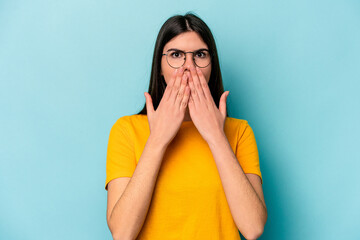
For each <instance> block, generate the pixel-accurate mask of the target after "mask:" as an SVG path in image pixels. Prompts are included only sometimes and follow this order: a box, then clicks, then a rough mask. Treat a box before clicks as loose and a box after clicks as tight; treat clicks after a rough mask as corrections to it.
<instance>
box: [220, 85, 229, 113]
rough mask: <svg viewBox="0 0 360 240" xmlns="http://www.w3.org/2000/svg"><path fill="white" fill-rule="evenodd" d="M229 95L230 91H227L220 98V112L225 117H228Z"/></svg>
mask: <svg viewBox="0 0 360 240" xmlns="http://www.w3.org/2000/svg"><path fill="white" fill-rule="evenodd" d="M228 95H229V91H226V92H224V93H223V94H222V95H221V97H220V103H219V111H220V112H221V114H222V115H223V116H224V117H226V101H227V97H228Z"/></svg>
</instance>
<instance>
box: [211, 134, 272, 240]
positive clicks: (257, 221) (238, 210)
mask: <svg viewBox="0 0 360 240" xmlns="http://www.w3.org/2000/svg"><path fill="white" fill-rule="evenodd" d="M208 144H209V147H210V149H211V152H212V155H213V157H214V160H215V162H216V166H217V169H218V171H219V175H220V178H221V182H222V185H223V188H224V191H225V196H226V199H227V201H228V204H229V208H230V211H231V214H232V216H233V218H234V221H235V223H236V225H237V227H238V228H239V230H240V232H241V233H242V234H243V235H244V237H246V236H247V237H248V238H249V239H254V238H257V236H258V235H259V234H261V233H262V231H263V228H264V225H265V222H266V218H267V211H266V207H265V204H264V203H263V202H262V200H261V199H260V198H259V196H258V195H257V193H256V191H255V190H254V188H253V187H252V185H251V183H250V181H249V180H248V178H247V176H246V175H245V173H244V171H243V170H242V168H241V166H240V164H239V162H238V160H237V158H236V156H235V154H234V152H233V151H232V149H231V146H230V144H229V142H228V140H227V138H226V136H225V135H224V134H219V137H218V138H216V141H213V142H211V143H208Z"/></svg>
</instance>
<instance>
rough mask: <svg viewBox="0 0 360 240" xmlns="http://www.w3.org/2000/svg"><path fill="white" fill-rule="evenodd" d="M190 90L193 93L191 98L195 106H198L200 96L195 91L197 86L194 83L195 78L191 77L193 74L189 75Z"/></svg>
mask: <svg viewBox="0 0 360 240" xmlns="http://www.w3.org/2000/svg"><path fill="white" fill-rule="evenodd" d="M188 82H189V88H190V91H191V97H190V100H193V103H194V105H196V104H197V103H198V102H199V101H200V99H199V96H198V94H197V92H196V90H195V85H194V81H193V78H192V76H191V74H190V73H189V81H188Z"/></svg>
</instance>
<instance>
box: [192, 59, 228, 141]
mask: <svg viewBox="0 0 360 240" xmlns="http://www.w3.org/2000/svg"><path fill="white" fill-rule="evenodd" d="M190 72H191V73H190V74H189V86H190V89H191V94H190V99H189V113H190V116H191V119H192V121H193V123H194V125H195V126H196V128H197V129H198V131H199V133H200V134H201V136H202V137H203V138H204V139H205V141H206V142H208V143H209V142H210V141H216V139H217V138H218V137H219V136H220V135H221V134H223V135H225V133H224V125H225V119H226V99H227V96H228V95H229V91H226V92H224V93H223V94H222V95H221V97H220V102H219V109H218V108H217V106H216V104H215V102H214V99H213V98H212V95H211V92H210V89H209V86H208V83H207V82H206V79H205V77H204V75H203V73H202V72H201V70H200V68H198V67H196V69H195V67H194V66H193V65H192V66H191V67H190Z"/></svg>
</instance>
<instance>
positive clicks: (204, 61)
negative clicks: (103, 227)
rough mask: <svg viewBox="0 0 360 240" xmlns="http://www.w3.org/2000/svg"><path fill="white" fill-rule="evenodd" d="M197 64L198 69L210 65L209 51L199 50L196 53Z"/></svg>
mask: <svg viewBox="0 0 360 240" xmlns="http://www.w3.org/2000/svg"><path fill="white" fill-rule="evenodd" d="M194 59H195V64H196V65H197V66H198V67H206V66H207V65H209V64H210V60H211V57H210V53H209V51H207V50H199V51H196V52H195V53H194Z"/></svg>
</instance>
